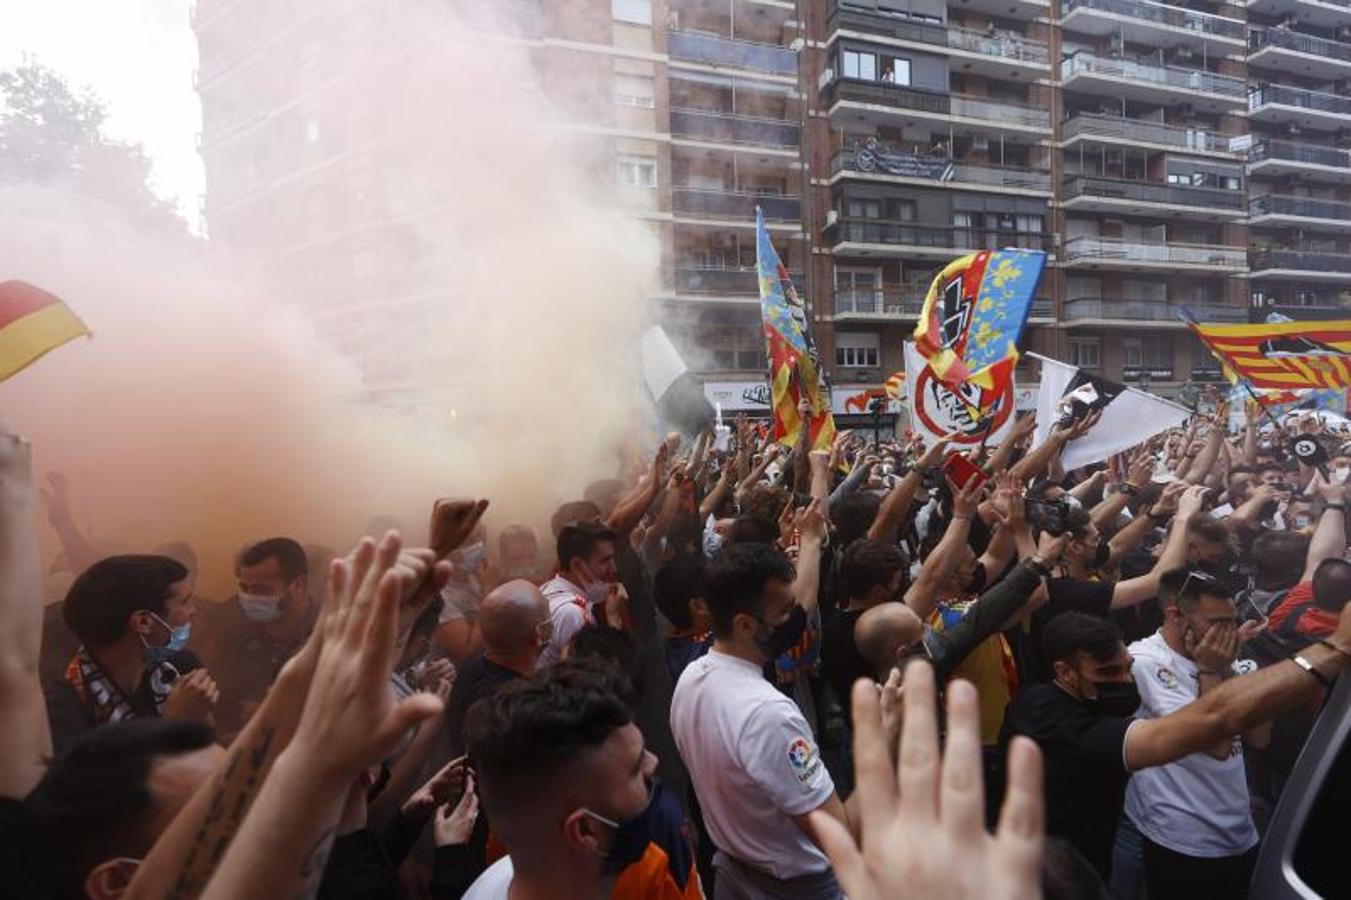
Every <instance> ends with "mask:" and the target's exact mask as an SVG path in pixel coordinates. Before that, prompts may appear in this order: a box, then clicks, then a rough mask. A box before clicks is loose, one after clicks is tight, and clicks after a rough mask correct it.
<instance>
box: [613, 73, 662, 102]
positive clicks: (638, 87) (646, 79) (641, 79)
mask: <svg viewBox="0 0 1351 900" xmlns="http://www.w3.org/2000/svg"><path fill="white" fill-rule="evenodd" d="M613 89H614V93H613V97H614V101H615V103H616V104H617V105H618V106H636V107H638V108H639V109H652V107H654V106H656V89H655V87H654V86H653V83H652V77H651V76H650V75H616V76H614V83H613Z"/></svg>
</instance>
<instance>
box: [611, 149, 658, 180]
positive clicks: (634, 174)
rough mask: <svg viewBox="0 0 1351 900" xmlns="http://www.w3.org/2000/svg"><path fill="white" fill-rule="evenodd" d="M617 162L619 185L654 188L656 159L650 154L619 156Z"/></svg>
mask: <svg viewBox="0 0 1351 900" xmlns="http://www.w3.org/2000/svg"><path fill="white" fill-rule="evenodd" d="M618 164H619V186H620V187H640V188H655V187H656V186H657V161H656V160H655V159H654V158H652V157H650V156H621V157H619V160H618Z"/></svg>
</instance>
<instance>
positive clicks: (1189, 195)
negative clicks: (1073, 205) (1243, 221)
mask: <svg viewBox="0 0 1351 900" xmlns="http://www.w3.org/2000/svg"><path fill="white" fill-rule="evenodd" d="M1062 188H1063V196H1064V199H1065V200H1067V201H1069V200H1073V199H1074V198H1076V197H1085V198H1102V199H1110V200H1130V201H1133V202H1136V203H1166V204H1169V205H1172V206H1196V207H1202V208H1206V209H1224V210H1241V209H1242V208H1243V192H1242V191H1226V190H1221V189H1219V188H1194V187H1181V186H1179V185H1172V184H1157V183H1155V182H1149V181H1130V180H1128V179H1120V178H1097V177H1094V176H1091V175H1071V176H1070V177H1068V178H1066V179H1065V181H1064V184H1063V185H1062Z"/></svg>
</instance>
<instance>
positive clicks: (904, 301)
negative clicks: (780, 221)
mask: <svg viewBox="0 0 1351 900" xmlns="http://www.w3.org/2000/svg"><path fill="white" fill-rule="evenodd" d="M928 291H929V286H928V285H927V284H914V285H883V286H882V287H880V288H836V289H835V315H836V316H859V317H877V318H885V319H915V318H918V317H919V314H920V311H921V310H923V309H924V297H925V295H926V294H927V293H928ZM1028 315H1029V317H1030V318H1034V319H1049V318H1051V317H1052V316H1053V315H1055V305H1054V304H1053V303H1052V301H1051V300H1050V299H1049V298H1038V299H1035V300H1033V301H1032V309H1031V310H1030V311H1029V313H1028Z"/></svg>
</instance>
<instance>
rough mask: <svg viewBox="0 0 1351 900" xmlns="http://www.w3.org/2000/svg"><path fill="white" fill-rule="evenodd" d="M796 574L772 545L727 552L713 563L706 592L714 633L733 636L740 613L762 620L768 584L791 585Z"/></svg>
mask: <svg viewBox="0 0 1351 900" xmlns="http://www.w3.org/2000/svg"><path fill="white" fill-rule="evenodd" d="M793 575H794V572H793V564H792V563H791V562H789V561H788V557H786V556H784V555H783V553H782V552H781V551H780V550H779V549H778V548H777V547H773V546H771V545H769V544H732V545H731V546H729V547H726V548H725V549H723V551H722V552H721V553H719V554H718V555H717V556H716V557H714V558H713V561H712V562H711V563H709V566H708V585H707V588H706V589H705V592H704V599H705V600H706V601H707V602H708V612H709V616H710V618H712V620H713V633H714V634H716V635H717V636H719V637H727V636H729V635H730V634H731V633H732V618H733V617H734V616H736V615H737V614H738V613H745V614H746V615H752V616H756V617H759V616H760V615H761V614H762V613H761V609H760V605H761V603H760V600H761V597H762V595H763V594H764V590H765V584H766V582H769V581H771V580H779V581H787V582H791V581H792V580H793Z"/></svg>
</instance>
